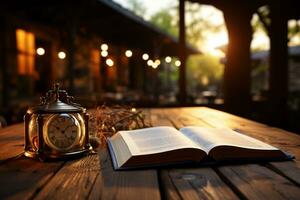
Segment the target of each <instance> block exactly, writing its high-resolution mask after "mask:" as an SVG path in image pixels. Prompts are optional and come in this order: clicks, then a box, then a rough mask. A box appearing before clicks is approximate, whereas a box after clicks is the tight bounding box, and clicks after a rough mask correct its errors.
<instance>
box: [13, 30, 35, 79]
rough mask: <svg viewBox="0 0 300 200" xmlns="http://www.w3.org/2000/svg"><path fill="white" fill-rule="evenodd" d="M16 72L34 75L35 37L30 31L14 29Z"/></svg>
mask: <svg viewBox="0 0 300 200" xmlns="http://www.w3.org/2000/svg"><path fill="white" fill-rule="evenodd" d="M16 42H17V60H18V73H19V74H21V75H34V59H35V37H34V34H33V33H31V32H27V31H25V30H22V29H17V30H16Z"/></svg>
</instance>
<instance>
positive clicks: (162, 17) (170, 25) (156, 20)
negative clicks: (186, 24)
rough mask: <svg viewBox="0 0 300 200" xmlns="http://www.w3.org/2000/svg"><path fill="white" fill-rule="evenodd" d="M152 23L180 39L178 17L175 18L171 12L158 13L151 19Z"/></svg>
mask: <svg viewBox="0 0 300 200" xmlns="http://www.w3.org/2000/svg"><path fill="white" fill-rule="evenodd" d="M150 21H151V22H152V23H153V24H155V25H156V26H158V27H159V28H160V29H162V30H163V31H165V32H167V33H169V34H171V35H172V36H174V37H178V32H179V29H178V25H177V24H178V17H174V16H173V15H172V13H171V12H169V10H167V9H162V10H160V11H158V12H157V13H156V14H154V15H153V16H152V17H151V18H150Z"/></svg>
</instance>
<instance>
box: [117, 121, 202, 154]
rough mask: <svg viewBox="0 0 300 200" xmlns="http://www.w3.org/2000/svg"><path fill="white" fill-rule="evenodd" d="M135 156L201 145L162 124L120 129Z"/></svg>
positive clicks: (197, 147)
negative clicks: (128, 129) (135, 128)
mask: <svg viewBox="0 0 300 200" xmlns="http://www.w3.org/2000/svg"><path fill="white" fill-rule="evenodd" d="M119 134H120V135H121V136H122V138H123V139H124V141H125V143H126V144H127V145H128V147H129V149H130V152H131V154H132V155H133V156H136V155H144V154H155V153H160V152H164V151H171V150H175V149H182V148H196V149H200V147H199V146H198V145H197V144H196V143H195V142H193V141H191V140H190V139H188V138H187V137H185V136H184V135H183V134H182V133H180V132H179V131H178V130H176V129H175V128H173V127H168V126H160V127H154V128H144V129H138V130H132V131H119Z"/></svg>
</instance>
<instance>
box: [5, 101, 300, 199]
mask: <svg viewBox="0 0 300 200" xmlns="http://www.w3.org/2000/svg"><path fill="white" fill-rule="evenodd" d="M145 113H146V114H147V120H149V121H150V123H151V125H152V126H160V125H168V126H175V127H176V128H181V127H182V126H187V125H197V126H206V127H229V128H232V129H238V130H239V131H240V132H242V133H244V134H246V135H249V136H252V137H254V138H257V139H259V140H262V141H264V142H267V143H269V144H272V145H274V146H276V147H278V148H280V149H282V150H284V151H287V152H289V153H291V154H293V155H295V156H296V159H295V160H294V161H286V162H270V163H265V164H243V165H227V166H218V167H200V168H181V169H180V168H170V169H160V170H155V169H148V170H136V171H114V170H113V169H112V165H111V161H110V158H109V155H108V154H107V151H106V150H99V152H98V154H94V155H89V156H86V157H83V158H81V159H77V160H71V161H59V162H48V163H42V162H39V161H36V160H32V159H29V158H25V157H24V156H22V152H23V144H24V142H23V125H22V124H17V125H13V126H9V127H6V128H4V129H1V130H0V185H1V187H0V199H100V198H101V199H127V200H129V199H130V200H131V199H151V200H152V199H161V198H163V199H299V198H300V136H299V135H296V134H294V133H290V132H287V131H284V130H281V129H278V128H274V127H270V126H267V125H264V124H261V123H257V122H254V121H251V120H247V119H244V118H241V117H237V116H234V115H230V114H228V113H224V112H221V111H217V110H213V109H209V108H205V107H197V108H166V109H161V108H160V109H148V110H145Z"/></svg>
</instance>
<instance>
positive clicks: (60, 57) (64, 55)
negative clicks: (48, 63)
mask: <svg viewBox="0 0 300 200" xmlns="http://www.w3.org/2000/svg"><path fill="white" fill-rule="evenodd" d="M57 56H58V58H59V59H61V60H63V59H65V58H66V53H65V52H63V51H60V52H59V53H58V54H57Z"/></svg>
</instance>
